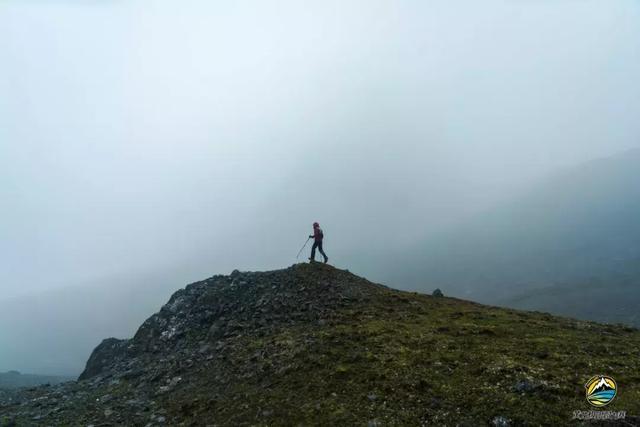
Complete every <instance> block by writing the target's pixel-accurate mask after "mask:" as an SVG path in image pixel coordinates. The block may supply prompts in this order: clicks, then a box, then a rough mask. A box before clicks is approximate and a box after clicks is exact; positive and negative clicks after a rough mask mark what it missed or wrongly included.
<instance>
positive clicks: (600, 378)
mask: <svg viewBox="0 0 640 427" xmlns="http://www.w3.org/2000/svg"><path fill="white" fill-rule="evenodd" d="M584 387H585V389H586V390H587V402H589V403H590V404H591V405H593V406H596V407H602V406H605V405H608V404H609V403H611V401H612V400H613V398H614V397H616V393H617V392H618V386H617V384H616V381H615V380H614V379H613V378H611V377H608V376H606V375H596V376H594V377H593V378H591V379H590V380H589V381H587V383H586V384H585V385H584Z"/></svg>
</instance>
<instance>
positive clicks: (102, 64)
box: [0, 0, 640, 368]
mask: <svg viewBox="0 0 640 427" xmlns="http://www.w3.org/2000/svg"><path fill="white" fill-rule="evenodd" d="M639 22H640V3H638V2H637V1H632V0H628V1H606V2H605V1H599V0H596V1H587V0H580V1H578V0H576V1H569V0H566V1H560V0H535V1H533V0H532V1H527V0H522V1H513V0H505V1H493V0H486V1H477V0H470V1H455V0H453V1H452V0H443V1H399V0H393V1H391V0H390V1H374V0H366V1H364V0H363V1H349V2H345V1H322V2H303V1H257V0H256V1H233V2H216V1H162V0H158V1H147V0H145V1H142V0H140V1H110V0H93V1H92V0H84V1H83V0H77V1H73V0H66V1H55V0H48V1H35V0H14V1H12V0H5V1H2V2H0V200H1V201H2V221H1V222H0V299H6V298H9V297H13V296H16V295H25V294H34V293H38V292H41V291H43V290H45V289H51V288H56V287H64V286H68V285H76V286H78V285H80V286H84V285H86V286H90V285H91V284H93V283H103V282H104V281H105V279H106V278H109V277H116V276H117V277H128V278H129V279H131V278H135V277H136V275H144V274H147V273H150V272H155V273H154V274H157V272H159V271H164V270H166V271H180V272H181V273H180V274H181V275H178V276H180V278H181V280H182V279H184V280H185V281H187V280H196V279H199V278H202V277H206V276H208V275H212V274H215V273H228V272H230V271H231V270H232V269H233V268H239V269H249V270H259V269H266V268H280V267H283V266H287V265H290V264H292V263H293V262H295V261H296V260H295V254H296V253H297V251H298V249H299V248H300V246H301V245H302V243H304V240H305V239H306V236H307V235H308V234H309V232H310V225H311V223H312V222H313V221H319V222H320V223H321V225H322V226H323V227H324V229H325V231H326V234H327V242H326V250H327V253H328V255H329V257H330V258H331V259H332V261H333V262H335V264H336V265H338V266H341V267H347V268H349V267H350V263H349V260H350V257H352V256H355V255H354V254H360V255H362V254H363V253H364V254H366V251H367V250H369V249H370V248H373V247H380V246H381V245H388V246H389V247H390V248H393V247H400V246H402V245H405V244H407V243H409V242H412V241H413V240H415V239H418V238H422V237H423V236H428V234H429V233H431V232H433V231H435V230H438V229H440V228H442V227H446V226H447V224H450V223H452V221H455V220H457V219H459V218H462V217H464V216H467V215H472V214H473V213H474V212H477V211H478V210H482V209H484V208H487V207H488V206H490V205H491V204H492V203H495V202H496V201H498V200H500V199H502V198H504V197H509V196H510V195H511V194H513V193H515V192H517V191H519V190H520V189H522V188H524V187H526V186H527V185H530V184H531V183H533V182H535V181H536V180H537V179H540V178H541V177H544V176H546V175H547V174H549V173H551V172H553V171H556V170H557V169H558V168H562V167H566V166H569V165H573V164H577V163H580V162H583V161H587V160H590V159H593V158H597V157H601V156H607V155H610V154H614V153H617V152H620V151H623V150H625V149H628V148H631V147H637V146H638V145H640V141H639V139H638V136H639V135H640V120H638V117H640V82H639V79H638V76H640V25H638V23H639ZM359 269H360V271H362V272H365V273H366V265H359ZM182 285H184V283H176V286H175V287H176V288H177V287H179V286H182ZM4 327H6V325H0V328H4ZM0 368H1V366H0Z"/></svg>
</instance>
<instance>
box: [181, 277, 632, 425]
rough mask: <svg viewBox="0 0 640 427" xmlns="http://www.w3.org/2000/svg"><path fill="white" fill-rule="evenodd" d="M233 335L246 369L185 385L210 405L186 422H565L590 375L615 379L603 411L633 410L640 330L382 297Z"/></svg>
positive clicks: (583, 406) (409, 296)
mask: <svg viewBox="0 0 640 427" xmlns="http://www.w3.org/2000/svg"><path fill="white" fill-rule="evenodd" d="M241 340H242V345H237V346H235V347H234V352H233V353H232V354H230V355H229V359H230V361H231V363H232V364H233V363H236V362H234V361H237V363H242V362H241V361H245V360H254V362H255V363H254V364H253V365H252V366H253V369H252V372H249V373H247V372H246V371H243V372H245V374H244V377H243V378H239V380H238V381H236V382H234V383H233V384H230V385H229V388H228V389H227V392H226V393H225V394H224V396H223V397H221V398H216V399H210V398H208V397H207V396H208V395H207V383H208V382H210V381H213V379H212V377H207V376H206V375H205V376H203V377H202V378H200V379H199V380H198V381H197V382H196V383H194V384H193V386H192V387H188V389H187V390H188V393H190V394H192V395H193V394H196V395H198V394H199V399H198V401H199V402H208V404H207V405H205V406H198V405H196V407H192V408H189V410H188V411H187V412H190V413H191V416H192V417H193V418H191V419H192V420H193V421H194V422H196V423H201V422H202V420H205V419H207V420H209V421H210V423H211V424H215V423H221V424H229V425H242V424H245V425H367V424H372V425H376V423H377V425H421V424H423V425H457V424H463V425H465V424H468V425H486V424H488V423H490V422H491V420H493V419H494V418H495V417H497V416H502V417H504V418H506V419H509V420H510V422H511V424H512V425H567V424H571V423H578V422H577V421H572V420H571V417H572V414H573V411H574V410H590V409H592V408H591V407H590V406H589V405H588V403H587V402H586V400H585V393H584V388H583V385H584V384H585V382H586V381H587V380H588V379H589V378H590V377H591V376H593V375H596V374H608V375H611V376H613V377H614V378H615V379H616V380H617V383H618V387H619V392H618V396H617V397H616V398H615V400H614V402H612V404H611V405H609V406H608V407H607V408H606V409H610V410H616V411H620V410H624V411H627V413H628V414H629V415H630V416H631V415H636V416H637V415H640V369H639V368H640V359H639V358H638V349H640V333H638V332H637V331H636V330H634V329H631V328H625V327H622V326H608V325H600V324H596V323H591V322H582V321H576V320H572V319H566V318H558V317H553V316H550V315H548V314H544V313H535V312H520V311H515V310H509V309H503V308H497V307H488V306H483V305H479V304H474V303H470V302H466V301H461V300H456V299H450V298H434V297H430V296H425V295H419V294H413V293H402V292H397V291H392V290H389V291H388V292H384V293H383V294H382V295H380V297H378V298H375V299H374V300H372V301H370V302H369V303H368V304H366V305H362V306H358V307H350V308H346V309H344V310H342V311H341V312H339V313H338V316H337V317H336V318H334V319H332V320H331V321H330V322H328V323H327V324H325V325H315V326H313V327H311V328H310V327H309V326H306V325H305V326H299V327H292V328H289V329H287V330H285V331H281V332H279V333H277V334H274V335H271V336H262V337H250V336H246V337H242V338H241ZM212 375H213V374H212ZM519 384H520V386H518V385H519ZM187 390H185V391H187ZM173 409H174V410H179V409H178V408H173ZM181 409H182V410H183V411H184V407H182V408H181ZM184 415H187V414H184V413H183V416H184ZM189 418H190V417H189ZM198 420H199V421H198ZM203 424H206V423H203Z"/></svg>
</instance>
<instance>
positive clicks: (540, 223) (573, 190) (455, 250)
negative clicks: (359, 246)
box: [388, 150, 640, 303]
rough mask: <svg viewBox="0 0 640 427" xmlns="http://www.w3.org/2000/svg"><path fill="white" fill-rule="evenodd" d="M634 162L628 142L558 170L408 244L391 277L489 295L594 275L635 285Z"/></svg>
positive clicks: (639, 250)
mask: <svg viewBox="0 0 640 427" xmlns="http://www.w3.org/2000/svg"><path fill="white" fill-rule="evenodd" d="M639 165H640V150H631V151H628V152H626V153H623V154H621V155H619V156H615V157H611V158H607V159H602V160H597V161H593V162H590V163H587V164H585V165H583V166H581V167H577V168H574V169H572V170H569V171H567V172H565V173H563V174H559V175H557V176H555V177H554V178H552V179H549V180H547V181H546V182H544V183H542V184H540V185H539V186H538V187H537V188H535V189H534V190H532V191H530V192H529V193H528V194H526V195H523V196H522V197H520V198H519V199H518V200H513V201H512V202H510V203H508V204H505V205H503V206H500V207H498V208H495V209H494V210H493V211H491V212H487V213H485V214H483V215H481V216H478V217H476V218H474V219H473V220H470V221H468V222H466V223H464V224H461V225H460V226H459V227H458V228H456V229H455V230H448V231H444V232H443V233H441V235H439V236H437V237H434V238H432V239H430V240H429V241H428V242H425V243H423V244H421V245H419V246H417V247H415V248H412V249H411V251H409V253H407V254H404V255H403V256H400V257H398V258H397V260H394V265H393V266H389V267H390V268H389V271H390V273H389V275H388V280H391V281H393V283H396V284H398V285H402V286H403V287H405V288H409V289H423V288H424V286H427V287H428V286H433V285H437V286H438V287H441V288H443V289H444V290H445V292H448V293H449V294H454V295H458V296H463V297H465V298H471V299H474V300H478V301H482V302H490V303H496V302H497V301H504V300H506V299H508V298H512V297H517V296H518V295H520V294H522V293H526V292H529V291H530V290H531V289H536V288H543V287H548V286H550V285H553V284H556V283H566V282H570V283H579V282H584V281H589V280H592V279H593V278H600V279H601V280H603V282H604V285H605V286H606V284H607V283H608V281H609V280H614V279H613V278H616V277H618V276H621V275H622V276H627V279H625V280H632V281H633V283H634V286H635V285H639V286H640V276H638V275H635V276H633V277H628V276H629V275H630V274H631V273H633V274H635V270H633V266H634V265H638V262H640V220H639V219H640V167H639ZM395 261H397V262H395ZM425 284H426V285H425Z"/></svg>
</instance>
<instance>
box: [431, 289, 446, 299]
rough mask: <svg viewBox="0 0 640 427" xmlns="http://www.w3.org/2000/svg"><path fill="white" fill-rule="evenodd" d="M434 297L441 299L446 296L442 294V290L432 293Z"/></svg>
mask: <svg viewBox="0 0 640 427" xmlns="http://www.w3.org/2000/svg"><path fill="white" fill-rule="evenodd" d="M431 295H432V296H434V297H436V298H441V297H443V296H444V294H443V293H442V291H441V290H440V289H436V290H435V291H433V292H432V293H431Z"/></svg>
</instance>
